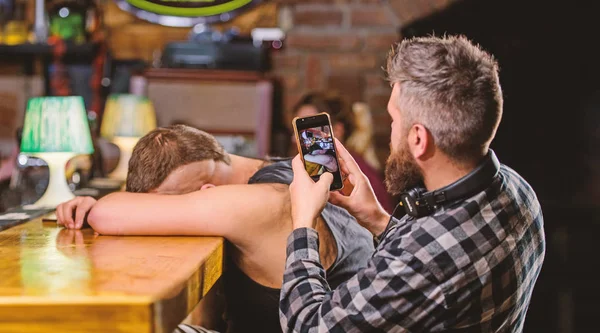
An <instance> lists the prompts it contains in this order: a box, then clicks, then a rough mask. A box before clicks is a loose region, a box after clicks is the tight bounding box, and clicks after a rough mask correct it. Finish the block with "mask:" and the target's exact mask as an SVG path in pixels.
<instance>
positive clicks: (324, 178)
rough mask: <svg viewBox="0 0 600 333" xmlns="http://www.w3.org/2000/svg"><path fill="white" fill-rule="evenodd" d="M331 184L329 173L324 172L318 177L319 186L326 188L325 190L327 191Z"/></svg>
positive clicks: (331, 177)
mask: <svg viewBox="0 0 600 333" xmlns="http://www.w3.org/2000/svg"><path fill="white" fill-rule="evenodd" d="M331 183H333V175H332V174H331V173H329V172H325V173H324V174H322V175H321V177H319V181H318V184H319V186H327V190H329V187H330V186H331Z"/></svg>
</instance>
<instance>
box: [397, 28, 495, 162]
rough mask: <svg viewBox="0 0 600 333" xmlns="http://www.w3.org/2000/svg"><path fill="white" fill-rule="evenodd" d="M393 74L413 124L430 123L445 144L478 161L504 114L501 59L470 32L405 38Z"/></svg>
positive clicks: (454, 154)
mask: <svg viewBox="0 0 600 333" xmlns="http://www.w3.org/2000/svg"><path fill="white" fill-rule="evenodd" d="M387 73H388V79H389V80H390V82H392V83H394V84H399V85H400V87H399V88H400V97H399V100H398V101H397V103H398V107H399V109H400V112H401V114H402V117H403V123H405V124H406V126H407V127H406V128H407V129H408V128H409V127H410V126H412V125H413V124H415V123H420V124H422V125H423V126H425V127H426V128H427V130H429V131H430V132H431V134H432V136H433V137H434V140H435V144H436V146H437V147H438V148H440V150H442V151H443V152H444V153H446V154H447V155H448V156H450V157H451V158H453V159H455V160H456V161H459V162H473V161H475V160H477V159H478V158H480V157H481V156H482V154H483V153H485V151H486V150H487V148H488V146H489V144H490V142H491V141H492V139H493V138H494V135H495V133H496V129H497V128H498V124H499V123H500V118H501V117H502V91H501V88H500V82H499V79H498V64H497V63H496V60H495V59H494V58H493V57H492V56H491V55H490V54H489V53H487V52H485V51H484V50H482V49H481V48H480V47H479V46H477V45H474V44H472V43H471V42H470V41H469V40H468V39H467V38H466V37H464V36H444V37H433V36H430V37H417V38H411V39H405V40H403V41H402V42H400V44H399V45H398V46H397V48H396V49H395V50H394V49H393V50H392V51H391V52H390V54H389V56H388V63H387Z"/></svg>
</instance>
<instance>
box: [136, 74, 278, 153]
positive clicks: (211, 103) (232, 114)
mask: <svg viewBox="0 0 600 333" xmlns="http://www.w3.org/2000/svg"><path fill="white" fill-rule="evenodd" d="M203 72H204V71H203V70H197V71H174V70H165V71H162V70H160V71H158V70H155V71H150V72H148V74H149V75H148V77H147V78H148V82H147V96H148V98H150V100H152V102H153V103H154V108H155V110H156V117H157V122H158V126H169V125H171V124H173V123H185V124H188V125H190V126H194V127H197V128H200V129H202V130H204V131H207V132H210V133H212V134H239V135H245V136H251V137H253V139H254V140H256V145H257V149H256V154H257V156H254V157H264V156H265V155H266V154H268V153H269V147H270V134H271V116H272V102H273V101H272V99H273V86H272V83H271V82H269V81H267V80H261V77H260V75H259V74H255V73H248V72H227V71H221V72H219V71H207V73H204V74H203ZM174 73H176V74H174Z"/></svg>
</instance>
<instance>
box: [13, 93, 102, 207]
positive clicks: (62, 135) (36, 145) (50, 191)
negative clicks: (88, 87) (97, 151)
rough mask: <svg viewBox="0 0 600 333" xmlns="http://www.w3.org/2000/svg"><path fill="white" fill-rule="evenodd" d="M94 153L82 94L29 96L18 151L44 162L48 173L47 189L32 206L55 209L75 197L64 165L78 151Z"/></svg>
mask: <svg viewBox="0 0 600 333" xmlns="http://www.w3.org/2000/svg"><path fill="white" fill-rule="evenodd" d="M93 152H94V147H93V145H92V137H91V135H90V127H89V124H88V120H87V114H86V110H85V106H84V103H83V98H82V97H80V96H68V97H35V98H31V99H29V101H28V103H27V110H26V111H25V122H24V125H23V136H22V139H21V153H24V154H27V155H32V156H35V157H39V158H41V159H43V160H44V161H46V163H47V164H48V169H49V170H48V171H49V174H50V178H49V180H48V188H47V189H46V192H44V195H42V197H41V198H40V199H39V200H38V201H36V202H35V203H34V204H33V207H39V208H55V207H56V206H58V205H59V204H60V203H62V202H65V201H68V200H70V199H72V198H74V197H75V195H74V194H73V192H71V189H70V188H69V186H68V185H67V179H66V176H65V165H66V164H67V162H68V161H69V160H70V159H71V158H73V157H74V156H75V155H77V154H92V153H93Z"/></svg>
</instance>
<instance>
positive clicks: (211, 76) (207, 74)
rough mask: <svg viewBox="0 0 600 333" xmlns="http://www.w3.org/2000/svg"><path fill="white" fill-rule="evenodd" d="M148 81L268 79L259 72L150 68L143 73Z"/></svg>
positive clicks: (254, 80)
mask: <svg viewBox="0 0 600 333" xmlns="http://www.w3.org/2000/svg"><path fill="white" fill-rule="evenodd" d="M144 76H145V77H147V78H148V79H158V80H170V81H173V80H175V81H188V80H192V81H225V82H227V81H229V82H259V81H264V80H268V79H269V77H268V76H267V75H265V74H263V73H261V72H255V71H239V70H213V69H183V68H181V69H180V68H150V69H148V70H146V71H145V72H144Z"/></svg>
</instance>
